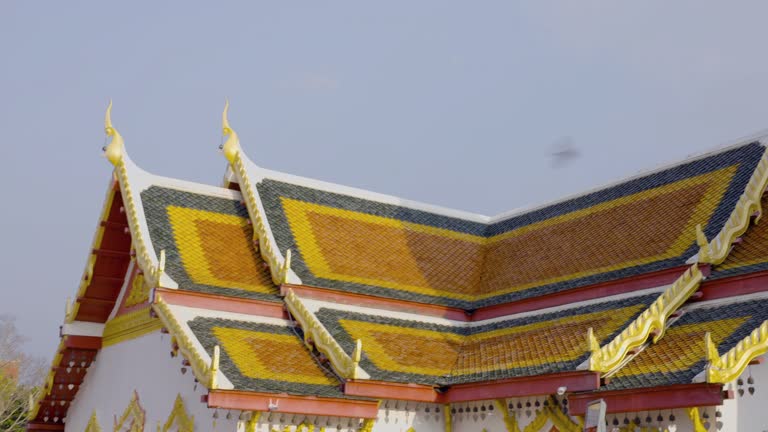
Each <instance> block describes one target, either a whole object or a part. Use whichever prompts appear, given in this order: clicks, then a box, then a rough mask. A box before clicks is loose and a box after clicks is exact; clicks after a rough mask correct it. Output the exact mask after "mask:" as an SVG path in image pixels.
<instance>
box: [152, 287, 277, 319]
mask: <svg viewBox="0 0 768 432" xmlns="http://www.w3.org/2000/svg"><path fill="white" fill-rule="evenodd" d="M155 296H156V297H159V298H162V299H163V301H165V302H166V303H168V304H173V305H179V306H188V307H197V308H204V309H213V310H218V311H224V312H234V313H242V314H248V315H259V316H266V317H273V318H282V319H287V318H288V313H287V312H286V311H285V308H284V307H283V303H282V302H280V303H276V302H268V301H263V300H254V299H244V298H234V297H227V296H222V295H216V294H207V293H200V292H194V291H181V290H174V289H168V288H157V289H156V290H155Z"/></svg>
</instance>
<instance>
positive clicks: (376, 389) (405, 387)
mask: <svg viewBox="0 0 768 432" xmlns="http://www.w3.org/2000/svg"><path fill="white" fill-rule="evenodd" d="M599 386H600V374H598V373H597V372H587V371H577V372H562V373H557V374H548V375H538V376H527V377H516V378H507V379H503V380H498V381H483V382H476V383H467V384H456V385H453V386H451V387H448V388H447V389H446V390H445V391H444V392H442V393H441V392H439V391H437V390H436V389H435V388H433V387H431V386H427V385H421V384H404V383H393V382H383V381H368V380H360V381H347V383H346V384H345V385H344V393H346V394H348V395H351V396H363V397H370V398H376V399H399V400H409V401H416V402H433V403H452V402H466V401H476V400H488V399H499V398H508V397H522V396H538V395H549V394H554V393H557V389H558V388H559V387H566V388H567V389H568V390H567V391H568V392H580V391H588V390H595V389H597V388H598V387H599Z"/></svg>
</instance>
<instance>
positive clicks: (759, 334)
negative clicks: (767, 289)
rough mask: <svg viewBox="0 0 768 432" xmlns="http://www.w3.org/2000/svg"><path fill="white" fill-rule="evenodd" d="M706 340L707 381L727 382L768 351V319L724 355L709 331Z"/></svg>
mask: <svg viewBox="0 0 768 432" xmlns="http://www.w3.org/2000/svg"><path fill="white" fill-rule="evenodd" d="M705 342H706V347H707V348H706V349H707V360H708V365H707V369H706V375H707V382H710V383H722V384H726V383H729V382H731V381H733V380H735V379H736V378H738V377H739V375H741V373H742V372H744V369H746V368H747V366H749V363H750V362H751V361H752V360H754V359H755V358H756V357H759V356H761V355H763V354H765V353H766V352H768V321H763V323H762V324H760V327H758V328H756V329H754V330H753V331H752V333H750V334H749V335H748V336H747V337H745V338H744V339H742V340H740V341H739V343H737V344H736V346H735V347H733V348H731V349H730V350H729V351H728V352H727V353H725V354H723V355H722V356H719V355H718V352H717V348H716V347H715V344H714V343H713V342H712V337H711V336H710V334H709V333H707V334H706V336H705Z"/></svg>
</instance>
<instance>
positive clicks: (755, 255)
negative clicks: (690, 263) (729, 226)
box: [711, 195, 768, 279]
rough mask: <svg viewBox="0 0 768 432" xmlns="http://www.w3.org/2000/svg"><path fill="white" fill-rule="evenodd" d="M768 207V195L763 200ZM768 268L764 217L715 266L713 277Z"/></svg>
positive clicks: (766, 224) (766, 229)
mask: <svg viewBox="0 0 768 432" xmlns="http://www.w3.org/2000/svg"><path fill="white" fill-rule="evenodd" d="M761 205H762V208H763V209H768V195H764V196H763V198H762V201H761ZM765 270H768V223H767V222H766V221H765V220H763V219H762V218H761V219H760V220H759V221H758V222H757V223H756V224H754V225H752V226H751V227H750V228H749V230H747V232H746V233H745V234H744V236H743V237H742V239H741V241H740V242H739V243H737V244H736V245H735V246H734V247H733V250H731V252H730V253H729V254H728V257H727V258H726V259H725V261H723V263H722V264H720V265H718V266H715V268H714V271H713V272H712V275H711V279H719V278H723V277H728V276H736V275H741V274H747V273H754V272H758V271H765Z"/></svg>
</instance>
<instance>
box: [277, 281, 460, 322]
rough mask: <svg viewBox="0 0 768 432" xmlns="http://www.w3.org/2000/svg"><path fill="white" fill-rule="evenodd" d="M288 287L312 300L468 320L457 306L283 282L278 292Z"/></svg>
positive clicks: (300, 295)
mask: <svg viewBox="0 0 768 432" xmlns="http://www.w3.org/2000/svg"><path fill="white" fill-rule="evenodd" d="M288 288H290V289H292V290H293V292H295V293H296V294H297V295H298V296H299V297H305V298H309V299H314V300H325V301H330V302H334V303H337V304H348V305H355V306H367V307H374V308H379V309H386V310H392V311H397V312H409V313H415V314H419V315H427V316H434V317H441V318H447V319H451V320H456V321H469V316H468V314H467V313H466V312H465V311H464V310H463V309H458V308H452V307H447V306H439V305H433V304H428V303H417V302H412V301H407V300H399V299H391V298H384V297H373V296H369V295H363V294H357V293H349V292H344V291H336V290H332V289H327V288H320V287H314V286H308V285H292V284H284V285H282V286H281V287H280V292H281V293H282V294H283V295H285V294H286V293H287V291H288Z"/></svg>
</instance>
